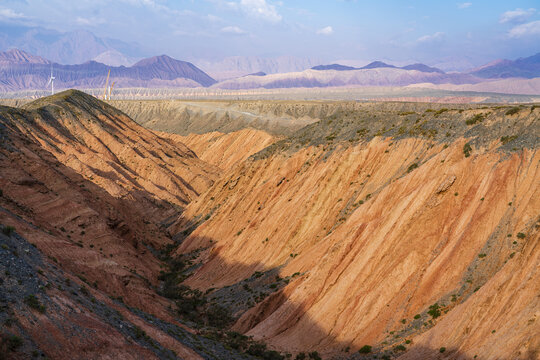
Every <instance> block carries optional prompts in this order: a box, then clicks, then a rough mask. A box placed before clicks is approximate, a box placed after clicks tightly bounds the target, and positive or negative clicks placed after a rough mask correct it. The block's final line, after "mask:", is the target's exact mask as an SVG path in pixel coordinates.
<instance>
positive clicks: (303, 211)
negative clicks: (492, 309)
mask: <svg viewBox="0 0 540 360" xmlns="http://www.w3.org/2000/svg"><path fill="white" fill-rule="evenodd" d="M528 121H531V120H530V118H529V120H528ZM532 121H534V119H533V120H532ZM465 142H466V140H464V139H458V140H456V141H455V142H453V143H452V144H451V145H450V146H449V147H446V146H443V144H437V143H433V142H432V141H429V140H425V139H419V138H408V139H407V138H406V139H402V140H397V141H396V140H392V139H384V138H380V137H376V138H374V139H373V140H372V141H370V142H369V143H361V144H358V145H356V146H351V147H347V148H342V147H338V148H337V149H336V150H334V151H333V152H331V153H329V152H327V151H325V150H324V149H323V147H322V146H318V147H308V148H304V149H301V150H299V151H298V152H296V153H293V154H292V155H287V154H275V155H271V156H270V157H268V158H263V159H259V160H252V159H250V160H248V161H247V162H245V163H244V164H243V165H242V166H240V167H239V168H237V169H236V171H234V172H233V173H232V174H231V175H230V176H228V177H227V178H225V179H222V180H220V181H219V182H217V183H216V184H215V185H214V186H213V187H212V188H211V189H210V190H209V191H208V192H207V193H205V194H204V195H203V196H202V197H201V198H199V199H197V200H196V201H195V202H193V203H192V204H190V206H189V207H188V208H187V211H186V213H185V214H184V215H183V217H182V218H181V219H179V221H178V222H177V223H176V224H174V225H173V226H172V228H171V230H172V232H173V233H176V232H181V231H182V230H183V229H185V228H186V226H188V225H189V224H190V219H193V218H196V217H199V218H201V217H204V216H205V215H207V214H211V217H210V218H209V219H208V220H207V221H206V222H204V223H203V224H202V225H200V226H199V227H198V228H197V229H196V230H195V231H194V232H193V233H192V234H191V235H189V237H188V238H187V239H186V240H185V241H184V242H183V243H182V245H181V246H180V248H179V250H178V251H179V253H182V252H189V251H193V250H195V249H198V248H201V247H204V248H206V247H210V248H209V249H208V250H206V251H205V252H203V253H202V255H201V257H200V259H201V260H202V261H203V266H202V267H201V268H199V269H198V270H197V271H196V272H195V273H194V274H193V275H192V276H191V277H190V278H189V279H188V280H187V282H186V283H187V284H189V285H191V286H194V287H197V288H201V289H208V288H213V287H222V286H225V285H229V284H232V283H235V282H238V281H240V280H242V279H245V278H248V277H250V276H251V275H252V274H253V272H254V271H262V270H266V269H271V268H276V267H279V266H282V268H281V269H280V274H281V275H282V276H288V275H292V274H294V273H297V272H299V273H301V274H302V276H300V277H297V278H296V280H294V281H292V282H291V283H289V285H288V286H286V287H285V288H284V289H283V290H282V291H281V292H280V293H278V294H274V295H272V296H269V297H268V298H266V300H264V301H263V302H262V303H260V304H258V305H257V306H256V307H254V308H252V309H251V310H249V311H248V312H246V313H245V314H244V315H243V316H242V317H241V318H240V319H239V320H238V322H237V323H236V325H235V329H236V330H238V331H242V332H246V333H247V334H248V335H253V336H255V338H257V339H264V340H265V341H267V342H268V343H269V344H270V345H271V346H273V347H275V348H277V349H280V350H286V351H293V352H294V351H303V350H305V349H316V350H319V351H321V352H327V353H333V354H335V351H338V350H340V349H343V348H345V347H347V346H350V347H351V349H352V350H355V349H356V350H357V349H358V348H359V347H361V346H362V345H364V344H371V345H374V346H377V348H380V349H385V348H388V347H392V346H395V345H397V344H400V343H402V342H404V340H405V338H409V339H413V343H416V341H417V340H416V338H415V336H417V335H418V334H421V333H423V332H425V331H426V330H428V329H430V328H431V329H432V330H431V331H430V332H427V333H426V335H425V336H424V337H420V338H418V343H419V344H425V345H427V346H428V348H430V349H433V344H436V345H437V346H439V344H440V343H442V342H443V340H445V334H446V332H445V331H444V330H439V332H437V329H438V328H439V326H440V328H441V329H443V328H444V326H445V324H451V323H450V320H449V319H450V317H451V316H454V319H453V320H452V323H453V322H456V321H461V322H462V323H463V324H467V323H469V322H471V321H472V320H471V316H470V314H469V313H467V311H465V310H460V309H464V308H467V307H468V306H469V305H468V304H471V302H474V301H475V299H477V298H478V297H480V296H486V295H482V294H486V292H488V291H490V290H488V289H490V288H492V286H506V288H507V289H508V291H509V292H508V293H506V292H505V294H504V296H505V297H507V298H508V299H511V300H512V301H513V302H514V305H512V306H513V307H512V309H513V310H514V312H516V313H518V314H519V318H520V319H525V318H527V319H530V318H536V317H537V314H535V312H537V311H538V306H534V305H533V306H529V305H526V303H527V301H528V299H533V301H536V304H537V302H538V299H537V292H536V293H535V292H534V291H535V290H536V289H537V288H538V287H537V284H538V282H539V277H538V273H537V272H533V271H529V272H526V271H524V272H523V273H522V277H519V278H518V279H517V280H516V279H514V280H513V282H514V284H512V285H508V284H506V283H505V278H504V275H503V274H504V273H506V274H507V275H506V277H507V279H508V280H507V281H510V278H509V276H511V274H512V271H511V270H506V269H510V268H511V267H513V268H515V269H518V268H519V269H523V268H529V269H536V268H537V267H538V265H539V264H538V254H537V251H538V247H537V246H536V245H537V243H538V221H539V220H540V219H538V215H539V213H540V187H539V186H538V185H539V184H538V179H539V178H540V153H539V152H538V151H537V150H530V149H527V148H525V149H523V150H521V151H520V152H518V153H513V154H512V155H506V154H504V153H502V152H497V151H491V150H489V149H491V148H494V146H497V144H496V143H493V144H489V145H488V146H487V147H486V148H479V149H474V150H473V153H472V155H471V156H470V157H465V156H464V153H463V147H464V144H465ZM413 164H417V165H418V166H419V167H418V168H417V169H414V166H412V167H411V165H413ZM519 232H521V233H523V234H525V238H523V239H522V238H516V236H517V235H516V234H517V233H519ZM509 234H511V237H509ZM514 241H515V243H514ZM524 253H527V255H524ZM480 254H482V255H480ZM516 254H519V255H516ZM479 255H480V256H479ZM516 263H519V265H513V264H516ZM505 264H506V265H505ZM513 276H518V275H517V274H514V275H513ZM496 279H499V280H496ZM497 281H498V282H497ZM516 282H517V283H518V284H516ZM492 284H493V285H492ZM495 284H498V285H495ZM505 284H506V285H505ZM519 284H522V285H523V286H524V287H525V289H524V290H523V293H521V292H520V293H518V294H512V292H511V291H512V289H513V288H516V287H519V286H520V285H519ZM484 287H485V289H484ZM476 288H480V290H479V291H478V292H476V293H475V290H476ZM491 291H492V290H491ZM491 294H493V291H492V292H491ZM471 295H472V296H471ZM451 299H454V301H452V300H451ZM476 301H480V300H476ZM482 301H485V299H484V300H482ZM435 302H438V303H439V305H440V306H441V307H442V311H443V316H442V321H440V319H441V318H439V319H431V317H430V316H429V315H427V310H428V307H429V306H430V305H432V304H434V303H435ZM458 304H460V305H458ZM456 305H458V307H456V308H454V307H455V306H456ZM479 306H484V305H479ZM472 307H473V308H474V309H475V310H476V311H480V309H479V308H477V307H476V306H475V305H472ZM447 310H448V311H449V312H448V314H447V315H444V312H445V311H447ZM469 311H472V310H469ZM416 314H420V315H421V316H420V318H419V319H418V320H414V319H413V317H414V316H415V315H416ZM454 314H457V315H454ZM460 314H461V315H460ZM477 322H479V324H478V325H477V329H476V332H479V333H482V334H484V333H487V332H488V330H489V332H490V333H491V331H492V330H493V329H494V328H495V327H497V325H499V326H500V324H498V323H497V324H496V323H495V321H494V318H484V319H482V321H479V320H477ZM424 323H425V324H424ZM439 324H440V325H439ZM533 325H534V330H537V329H538V323H537V322H534V324H533ZM446 326H447V327H448V326H451V325H446ZM463 326H465V325H463ZM526 326H527V325H526V324H524V323H519V328H518V329H517V332H516V333H515V334H514V335H509V333H508V332H504V333H503V334H504V335H503V334H499V333H496V334H495V335H492V336H491V337H486V338H483V342H482V343H481V344H480V343H479V344H478V345H475V344H472V343H471V342H470V341H469V342H466V341H464V339H466V338H467V333H466V332H463V333H461V334H454V338H453V339H452V341H451V342H449V343H448V344H447V346H448V347H449V348H450V347H451V346H454V347H455V351H461V352H465V353H470V351H472V350H473V349H478V348H482V347H485V348H488V347H490V346H496V345H497V346H496V349H497V350H498V351H499V356H500V358H511V357H514V356H516V354H517V353H518V351H521V354H524V353H526V352H527V351H532V348H533V347H534V346H537V341H536V342H531V341H530V338H529V335H528V334H530V331H526V330H525V327H526ZM530 329H533V328H530ZM522 330H523V331H522ZM390 332H392V334H390ZM429 334H433V335H432V336H431V337H430V336H429ZM497 334H498V335H497ZM503 336H504V337H503ZM508 337H512V339H513V341H512V342H509V341H507V340H508ZM527 339H529V340H527ZM500 342H506V343H507V344H508V346H502V345H501V344H500ZM441 346H446V345H441ZM431 351H433V350H431ZM411 354H414V352H411ZM437 354H438V353H437ZM411 356H413V355H411Z"/></svg>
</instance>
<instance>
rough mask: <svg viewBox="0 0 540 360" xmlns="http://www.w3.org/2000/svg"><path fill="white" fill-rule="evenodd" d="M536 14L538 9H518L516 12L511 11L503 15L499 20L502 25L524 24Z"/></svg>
mask: <svg viewBox="0 0 540 360" xmlns="http://www.w3.org/2000/svg"><path fill="white" fill-rule="evenodd" d="M535 13H536V9H533V8H530V9H528V10H523V9H519V8H518V9H516V10H510V11H507V12H505V13H503V14H502V15H501V18H500V19H499V22H500V23H501V24H504V23H509V22H511V23H522V22H525V21H527V19H528V18H530V17H531V16H532V15H534V14H535Z"/></svg>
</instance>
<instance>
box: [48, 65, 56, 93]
mask: <svg viewBox="0 0 540 360" xmlns="http://www.w3.org/2000/svg"><path fill="white" fill-rule="evenodd" d="M54 79H56V78H55V77H54V76H53V66H52V64H51V77H50V78H49V82H48V83H47V86H49V84H51V95H54Z"/></svg>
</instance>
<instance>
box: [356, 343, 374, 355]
mask: <svg viewBox="0 0 540 360" xmlns="http://www.w3.org/2000/svg"><path fill="white" fill-rule="evenodd" d="M371 349H372V347H371V345H364V346H362V347H361V348H360V350H358V352H359V353H360V354H369V353H370V352H371Z"/></svg>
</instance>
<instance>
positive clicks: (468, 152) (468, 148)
mask: <svg viewBox="0 0 540 360" xmlns="http://www.w3.org/2000/svg"><path fill="white" fill-rule="evenodd" d="M471 151H472V147H471V144H469V143H466V144H465V145H463V154H465V157H469V156H471Z"/></svg>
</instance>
